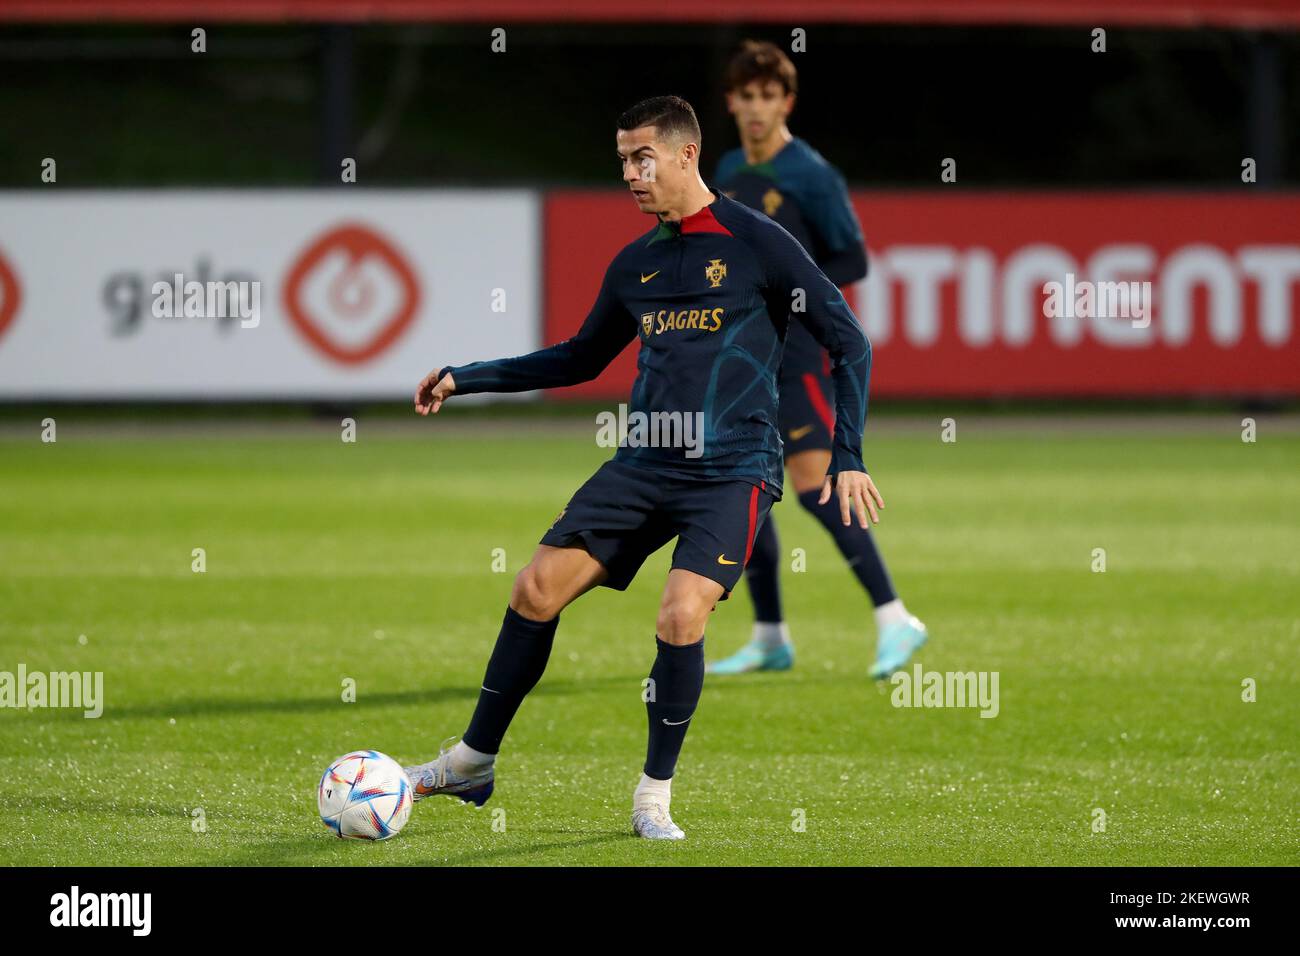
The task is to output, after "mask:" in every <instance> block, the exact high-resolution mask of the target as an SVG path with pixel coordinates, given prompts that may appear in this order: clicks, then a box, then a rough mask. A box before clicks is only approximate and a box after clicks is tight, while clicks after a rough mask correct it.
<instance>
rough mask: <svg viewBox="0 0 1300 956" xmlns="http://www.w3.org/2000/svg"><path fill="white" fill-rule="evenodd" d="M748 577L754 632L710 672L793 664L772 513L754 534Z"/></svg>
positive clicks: (725, 672) (738, 672) (714, 665)
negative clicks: (744, 643)
mask: <svg viewBox="0 0 1300 956" xmlns="http://www.w3.org/2000/svg"><path fill="white" fill-rule="evenodd" d="M745 581H746V583H747V584H748V585H749V597H750V599H751V600H752V601H753V603H754V631H753V634H752V635H751V636H750V639H749V643H748V644H746V645H745V646H743V647H742V648H741V649H740V650H738V651H737V652H736V653H734V654H732V655H731V656H730V657H724V658H723V659H722V660H720V661H714V662H713V663H712V664H710V665H709V666H708V668H707V670H708V673H710V674H724V675H725V674H745V673H748V672H750V671H759V670H787V669H789V668H790V667H791V666H793V664H794V645H793V644H792V643H791V641H790V629H789V628H788V627H787V626H786V623H785V613H784V611H783V609H782V607H781V542H780V539H779V537H778V536H777V533H776V522H775V521H774V520H773V518H772V515H770V514H769V515H768V516H767V520H766V521H764V522H763V523H762V525H760V526H759V529H758V533H757V534H756V535H755V536H754V549H753V551H752V552H751V553H750V556H749V563H748V564H747V565H745Z"/></svg>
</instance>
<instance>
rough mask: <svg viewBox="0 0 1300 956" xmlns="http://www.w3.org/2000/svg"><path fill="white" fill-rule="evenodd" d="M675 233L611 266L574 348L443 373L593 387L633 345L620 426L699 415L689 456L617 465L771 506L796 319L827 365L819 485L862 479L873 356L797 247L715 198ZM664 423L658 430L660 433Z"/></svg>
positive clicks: (653, 453) (480, 388)
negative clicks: (790, 332) (731, 489)
mask: <svg viewBox="0 0 1300 956" xmlns="http://www.w3.org/2000/svg"><path fill="white" fill-rule="evenodd" d="M714 194H715V196H716V198H715V200H714V201H713V202H712V203H710V204H709V205H707V206H705V207H704V208H703V209H701V210H700V211H699V212H697V213H695V214H694V215H691V216H688V217H686V218H685V219H683V220H682V221H681V222H679V223H666V222H660V223H659V224H658V225H656V226H655V228H654V229H652V230H651V231H650V232H649V233H647V234H645V235H643V236H641V237H639V238H638V239H636V240H634V241H633V242H631V243H629V244H628V245H627V246H625V247H624V248H623V250H622V251H621V252H619V254H618V255H616V256H615V257H614V260H613V261H612V262H611V263H610V265H609V268H608V269H607V270H606V272H605V278H604V281H603V282H602V283H601V287H600V293H599V294H598V295H597V297H596V303H595V305H593V306H592V309H591V312H590V313H589V314H588V316H587V319H586V321H585V322H583V324H582V328H580V329H579V330H578V332H577V334H575V335H574V336H573V337H572V338H569V339H566V340H565V341H563V342H560V343H558V344H556V345H552V346H550V347H548V348H544V349H540V350H538V351H536V352H531V353H529V354H527V355H521V356H518V357H515V358H504V359H495V360H492V361H487V362H474V363H471V364H469V365H460V366H449V367H447V368H445V369H443V372H444V373H446V372H450V373H451V374H452V376H453V377H454V379H455V382H456V392H457V393H458V394H472V393H475V392H521V391H528V390H531V389H538V388H557V387H561V386H565V385H575V384H577V383H579V382H586V381H590V380H591V379H593V378H595V377H596V376H597V375H599V374H600V372H601V371H602V370H604V368H605V367H606V366H607V365H609V363H610V362H612V361H613V360H614V358H615V357H616V356H617V355H618V353H619V352H621V351H622V350H623V348H624V347H625V346H626V345H627V344H628V343H629V342H630V341H632V339H634V338H640V340H641V351H640V354H639V356H638V358H637V376H636V381H635V382H634V383H633V385H632V396H631V400H630V402H629V421H631V420H632V418H633V416H635V415H636V414H637V413H641V414H642V415H644V416H653V415H655V414H656V413H667V415H671V413H679V414H680V415H693V414H694V413H699V417H698V418H696V419H694V420H695V421H698V422H702V425H703V441H702V446H701V447H699V448H684V447H663V446H658V447H656V446H655V445H653V444H642V445H640V446H637V447H633V446H632V444H631V443H625V444H624V445H622V446H620V447H619V449H618V451H617V452H616V453H615V455H614V458H615V460H617V461H621V462H625V463H627V464H629V465H636V466H642V467H646V468H653V469H657V470H660V471H664V472H667V473H671V474H673V475H677V476H681V477H685V478H696V479H701V480H718V479H741V480H745V481H748V482H751V483H753V484H760V483H762V484H765V486H766V487H767V489H768V490H769V491H771V492H772V493H773V494H774V495H775V496H776V497H778V498H779V497H780V495H781V479H782V473H783V466H782V457H781V437H780V434H779V432H778V430H777V383H776V376H777V372H778V369H779V368H780V364H781V354H782V345H783V343H784V340H785V336H786V331H787V326H788V324H789V323H788V319H789V316H790V315H791V314H792V313H793V314H794V315H796V316H797V317H798V318H799V320H800V321H801V322H802V323H803V325H804V326H805V327H806V328H807V329H808V331H809V332H811V333H812V335H813V337H814V338H815V339H816V340H817V341H818V342H819V343H821V345H822V347H824V348H825V349H826V350H827V352H829V353H830V357H831V364H832V368H831V377H832V380H833V383H834V388H835V447H834V449H833V450H832V453H831V468H830V473H831V474H836V473H838V472H841V471H865V470H866V468H865V466H864V465H863V462H862V428H863V425H864V423H865V420H866V412H867V384H868V380H869V377H870V374H871V345H870V343H869V342H868V341H867V338H866V335H865V334H864V333H863V331H862V327H861V325H859V324H858V320H857V319H856V317H855V316H854V315H853V312H852V311H851V310H850V309H849V307H848V304H847V303H846V302H845V301H844V297H843V296H842V295H841V294H840V290H839V289H838V288H837V287H836V285H835V283H833V282H832V281H831V280H830V279H828V278H827V277H826V276H825V274H823V273H822V271H821V269H819V268H818V267H817V264H816V263H815V262H813V260H812V259H811V258H810V257H809V255H808V253H807V252H805V251H804V248H803V247H802V246H801V245H800V244H799V242H798V241H797V240H796V239H795V238H794V237H793V236H791V235H790V233H788V232H787V231H786V230H785V229H783V228H782V227H781V226H780V225H778V224H777V223H775V222H773V221H772V220H771V219H769V218H767V217H766V216H764V215H763V214H762V213H759V212H755V211H754V210H752V209H749V208H748V207H746V206H744V205H743V204H741V203H738V202H736V201H734V200H732V199H729V198H728V197H726V196H723V195H720V194H718V193H717V192H716V191H714ZM667 415H661V418H660V419H659V420H660V421H667V420H668V419H667Z"/></svg>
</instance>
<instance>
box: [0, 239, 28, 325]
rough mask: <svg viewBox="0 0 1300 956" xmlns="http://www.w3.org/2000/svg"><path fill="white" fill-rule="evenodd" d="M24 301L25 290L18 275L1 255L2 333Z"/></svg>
mask: <svg viewBox="0 0 1300 956" xmlns="http://www.w3.org/2000/svg"><path fill="white" fill-rule="evenodd" d="M22 301H23V290H22V288H21V287H20V286H19V285H18V277H17V276H16V275H14V271H13V270H12V269H11V268H9V263H8V262H6V261H5V258H4V256H0V335H3V334H4V331H5V329H7V328H9V323H10V322H12V321H13V320H14V317H15V316H16V315H17V314H18V306H19V305H20V304H21V303H22Z"/></svg>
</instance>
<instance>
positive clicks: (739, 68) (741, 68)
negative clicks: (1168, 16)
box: [727, 40, 799, 94]
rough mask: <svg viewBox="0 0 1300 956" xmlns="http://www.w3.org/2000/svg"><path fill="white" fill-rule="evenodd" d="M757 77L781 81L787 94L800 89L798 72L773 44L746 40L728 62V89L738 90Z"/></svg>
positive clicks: (762, 79)
mask: <svg viewBox="0 0 1300 956" xmlns="http://www.w3.org/2000/svg"><path fill="white" fill-rule="evenodd" d="M755 80H758V81H759V82H760V83H763V84H766V83H768V82H769V81H775V82H777V83H780V84H781V86H782V88H783V89H784V90H785V92H786V93H787V94H789V93H797V92H799V71H798V70H796V69H795V68H794V63H793V62H791V60H790V58H789V57H788V56H786V55H785V51H784V50H782V49H781V48H780V47H779V46H777V45H776V44H775V43H769V42H767V41H766V40H746V41H745V42H744V43H742V44H741V45H740V49H739V50H737V51H736V53H735V54H734V55H733V56H732V57H731V62H729V63H728V64H727V92H728V93H730V92H732V91H733V90H738V89H740V88H741V87H742V86H748V85H749V84H750V83H753V82H754V81H755Z"/></svg>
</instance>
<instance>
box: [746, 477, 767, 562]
mask: <svg viewBox="0 0 1300 956" xmlns="http://www.w3.org/2000/svg"><path fill="white" fill-rule="evenodd" d="M763 489H764V490H766V489H767V482H763ZM757 523H758V488H751V489H749V531H748V532H747V534H746V536H745V563H746V564H749V556H750V554H752V553H753V551H754V530H755V528H754V526H755V525H756V524H757Z"/></svg>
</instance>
